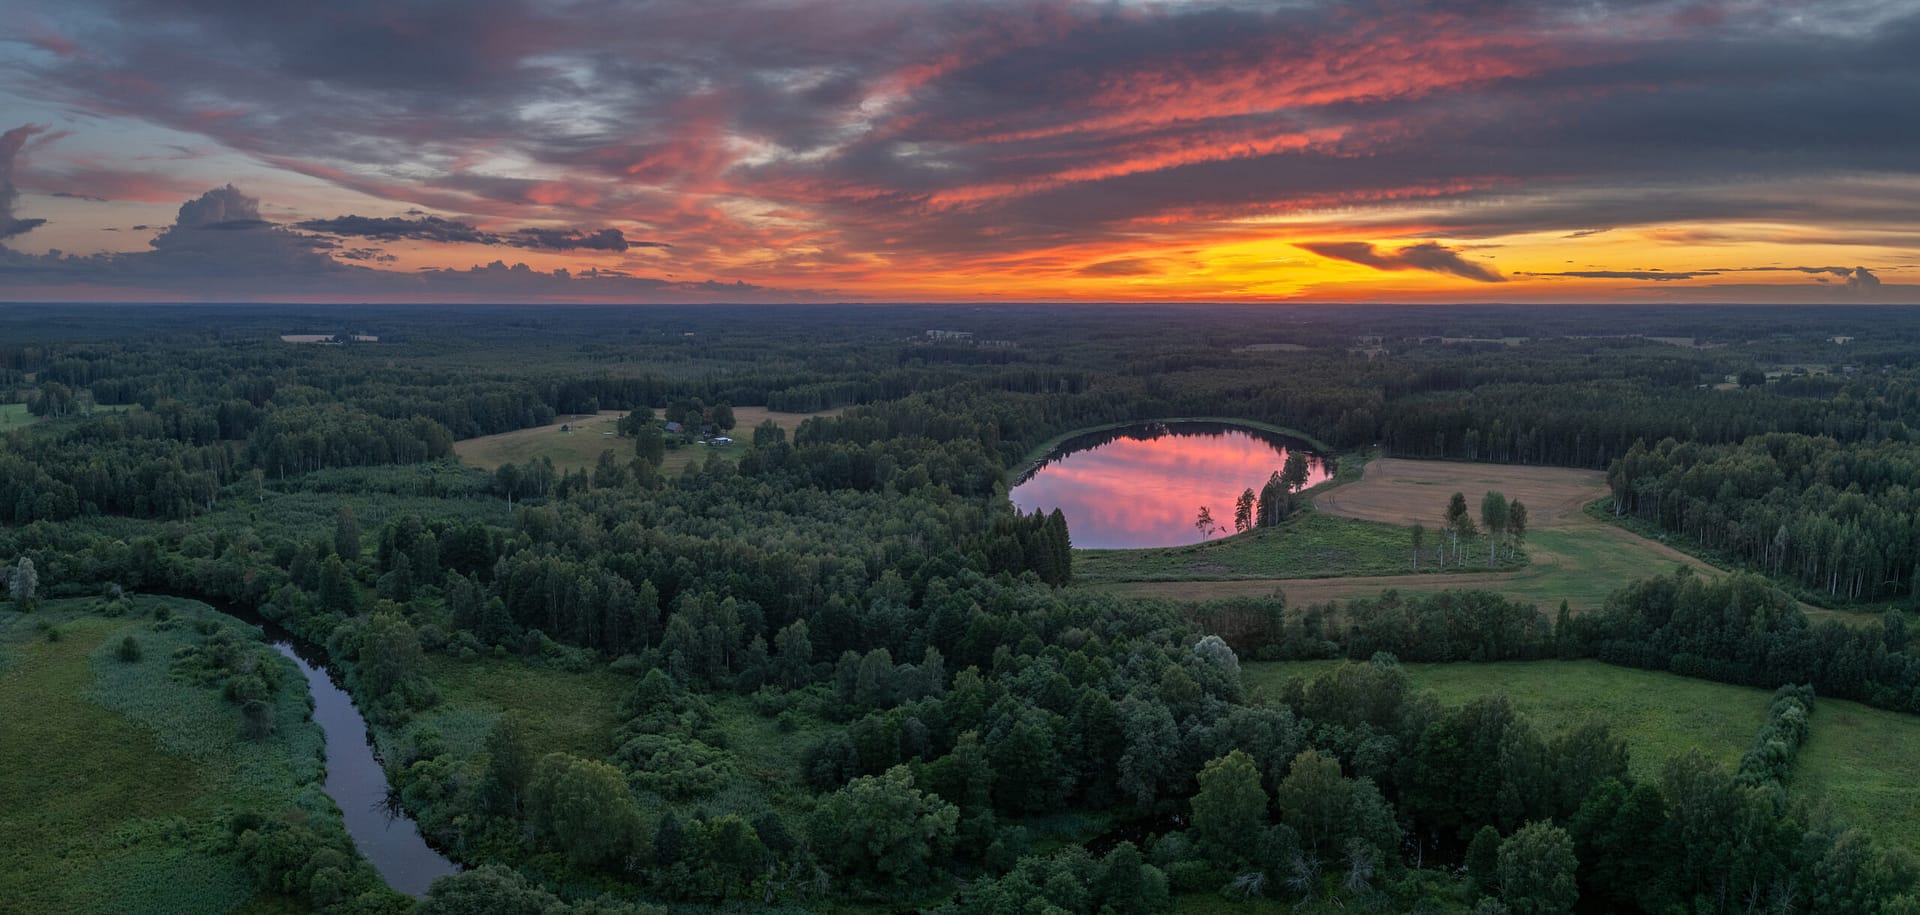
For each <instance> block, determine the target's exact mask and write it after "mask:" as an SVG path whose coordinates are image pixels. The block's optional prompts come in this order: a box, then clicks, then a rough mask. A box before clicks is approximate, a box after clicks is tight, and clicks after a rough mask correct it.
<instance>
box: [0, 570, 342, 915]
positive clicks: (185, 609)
mask: <svg viewBox="0 0 1920 915" xmlns="http://www.w3.org/2000/svg"><path fill="white" fill-rule="evenodd" d="M102 603H103V602H100V601H96V600H93V599H70V600H55V601H48V602H45V603H44V604H42V606H41V607H40V608H39V609H38V610H36V611H35V612H33V613H18V612H16V611H15V610H14V609H13V608H12V605H11V604H5V605H0V709H5V710H7V711H6V713H5V714H0V903H4V904H0V908H4V909H6V910H7V911H20V912H99V913H112V912H181V913H187V912H271V911H285V910H288V909H287V908H286V906H285V904H284V901H283V900H279V899H276V898H273V897H270V896H262V895H261V894H260V893H259V891H258V890H257V888H256V885H255V881H254V878H253V875H252V874H251V873H249V872H247V871H246V870H245V869H244V868H242V867H241V865H240V864H239V862H238V861H237V860H235V858H234V857H233V855H232V854H231V853H230V850H229V846H230V845H231V839H230V831H229V825H228V824H229V821H230V820H231V818H232V817H233V816H234V815H235V814H237V813H240V812H259V813H277V812H279V811H283V810H286V809H288V808H295V807H297V808H301V809H303V810H304V811H305V812H306V815H307V817H308V818H309V820H310V821H317V822H322V823H325V822H327V821H331V823H332V824H333V828H334V829H340V828H342V827H341V826H339V814H338V811H337V810H335V808H334V806H333V803H332V801H331V800H329V799H328V798H327V797H326V796H325V794H323V793H322V792H321V789H320V786H319V780H320V779H321V777H322V772H321V760H322V748H321V735H320V730H319V728H318V726H317V725H315V724H313V723H312V721H310V720H309V719H308V717H307V715H308V699H307V692H306V689H305V685H304V682H303V681H302V680H301V678H300V675H299V673H298V671H297V670H295V669H294V668H293V666H292V664H291V663H290V662H282V663H285V664H286V670H285V671H284V672H283V673H284V676H283V678H282V682H283V683H285V684H290V685H291V688H283V689H281V690H280V691H279V692H278V694H277V696H276V697H275V700H274V704H275V734H274V736H273V737H271V738H269V739H267V740H262V741H248V740H245V739H243V738H242V737H241V736H240V731H239V712H238V710H237V708H236V707H235V706H234V705H233V704H231V703H229V702H227V701H226V699H224V698H223V697H222V696H221V694H220V693H219V692H218V691H217V690H216V689H213V688H210V687H206V686H202V685H199V684H196V683H193V682H189V681H187V680H185V679H182V678H179V677H176V676H174V675H173V674H172V672H171V668H172V658H173V656H174V653H175V652H176V651H179V650H180V649H182V648H185V647H187V646H189V645H192V644H196V643H197V642H198V641H199V630H198V629H197V628H196V627H197V626H199V625H200V624H203V623H204V624H206V625H211V626H234V627H238V626H240V624H238V623H236V622H233V621H231V620H228V619H226V618H225V617H221V616H220V615H218V614H216V613H214V612H213V611H212V610H210V609H208V608H206V607H205V606H204V605H201V604H197V603H194V602H191V601H183V600H176V599H172V598H155V597H141V598H136V599H134V600H133V601H132V606H131V608H130V610H129V611H128V612H126V614H125V615H123V616H118V617H111V616H105V615H101V613H100V612H99V611H100V608H101V606H102ZM163 609H164V610H165V611H166V612H167V613H168V614H169V615H170V617H171V618H170V619H169V620H165V621H162V620H158V619H155V611H157V610H163ZM128 637H132V638H133V639H134V640H135V642H136V643H137V644H138V645H139V647H140V657H139V659H138V660H135V661H128V660H123V658H122V656H121V652H120V648H121V645H122V643H123V642H124V641H125V640H126V639H127V638H128ZM276 658H277V656H276Z"/></svg>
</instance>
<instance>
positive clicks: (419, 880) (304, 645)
mask: <svg viewBox="0 0 1920 915" xmlns="http://www.w3.org/2000/svg"><path fill="white" fill-rule="evenodd" d="M195 599H196V600H202V601H203V602H205V603H207V604H208V605H209V606H212V607H213V608H214V609H215V610H218V611H220V612H222V613H225V614H227V615H228V616H232V617H234V618H236V619H239V620H241V621H242V622H246V623H249V624H252V625H254V626H258V627H260V629H261V630H262V631H263V632H264V633H265V634H266V638H267V642H268V643H269V644H271V645H272V646H273V647H274V650H276V651H278V652H280V653H281V654H282V655H285V656H286V657H287V658H288V659H289V660H291V661H293V663H294V665H295V666H297V667H299V668H300V674H301V676H303V677H305V678H306V680H307V690H308V691H309V692H311V693H312V694H313V720H314V723H316V724H318V725H320V730H321V733H322V734H323V735H324V737H325V743H326V752H327V757H326V759H327V763H326V764H327V781H326V784H325V785H324V786H323V787H324V788H325V790H326V792H327V796H328V797H331V798H333V802H334V804H336V805H338V806H339V808H340V814H341V816H342V817H343V818H344V819H345V820H346V824H347V835H349V836H351V837H352V838H353V844H354V846H355V847H356V848H358V849H360V854H361V855H363V856H365V857H366V859H367V860H368V861H371V862H372V863H373V866H374V869H375V870H378V871H379V872H380V876H381V878H382V879H384V880H386V881H387V885H388V886H390V887H393V888H394V889H395V890H397V891H399V892H402V893H405V894H407V895H409V896H415V897H420V896H425V895H426V894H427V888H428V887H429V886H431V885H432V884H433V881H434V878H436V877H443V876H446V875H448V874H455V873H459V871H460V866H459V865H457V864H455V863H453V862H452V861H449V860H447V857H446V856H445V855H442V854H440V853H439V852H437V851H435V850H434V849H433V847H432V846H430V845H428V844H427V841H426V839H424V838H422V837H421V835H420V829H419V827H418V826H416V825H415V824H414V822H413V818H412V817H409V816H407V814H406V811H405V810H402V809H401V807H400V804H399V802H398V800H397V799H396V798H394V796H393V791H392V789H391V788H389V787H388V785H387V772H386V770H385V769H384V768H382V767H381V765H380V757H379V755H378V753H377V752H376V751H375V749H374V745H373V737H372V733H371V732H370V731H369V730H368V729H367V720H366V719H365V718H364V717H361V715H360V709H359V708H357V707H356V706H355V705H354V704H353V697H352V696H350V695H348V694H347V691H346V689H345V688H344V687H342V686H341V684H340V682H339V680H338V678H337V677H336V676H335V675H334V672H333V669H332V668H331V667H329V666H327V656H326V652H324V651H322V650H321V649H320V647H319V646H317V645H314V644H313V643H311V642H308V641H306V640H305V639H302V638H300V637H299V636H296V635H294V634H293V633H292V632H289V631H287V629H286V628H285V627H283V626H280V625H279V624H277V623H274V622H273V621H272V620H269V619H267V618H265V617H263V616H261V615H260V614H258V613H254V612H250V611H244V610H241V609H239V608H237V607H233V606H230V605H227V604H223V603H219V602H214V601H205V599H204V598H195Z"/></svg>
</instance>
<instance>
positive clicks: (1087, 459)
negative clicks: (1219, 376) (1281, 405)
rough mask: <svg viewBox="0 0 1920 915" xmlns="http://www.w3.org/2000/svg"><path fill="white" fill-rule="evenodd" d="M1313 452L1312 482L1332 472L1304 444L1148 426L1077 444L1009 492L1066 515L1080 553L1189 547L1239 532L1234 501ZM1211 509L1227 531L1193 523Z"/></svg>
mask: <svg viewBox="0 0 1920 915" xmlns="http://www.w3.org/2000/svg"><path fill="white" fill-rule="evenodd" d="M1296 450H1297V451H1300V452H1302V453H1304V454H1306V455H1307V469H1308V474H1307V485H1308V486H1312V485H1314V484H1315V483H1319V482H1321V481H1322V480H1325V479H1326V478H1327V477H1328V475H1329V474H1330V472H1331V471H1330V468H1329V467H1328V466H1327V463H1326V462H1325V461H1324V460H1322V459H1321V457H1320V455H1318V454H1315V453H1313V452H1312V451H1309V450H1308V449H1307V445H1306V444H1305V443H1304V442H1300V441H1297V440H1294V439H1290V438H1287V437H1286V436H1284V435H1275V434H1273V433H1271V432H1263V431H1260V430H1258V429H1249V428H1246V427H1244V426H1234V425H1229V424H1226V423H1145V424H1141V425H1137V426H1128V427H1125V428H1121V429H1114V430H1109V431H1105V432H1095V433H1089V434H1087V435H1082V436H1078V437H1075V438H1071V439H1068V440H1067V441H1066V442H1064V443H1062V444H1061V446H1060V447H1059V448H1058V449H1056V450H1055V451H1054V452H1053V453H1052V454H1049V455H1047V458H1046V460H1045V461H1043V462H1041V464H1040V466H1039V468H1038V469H1036V470H1035V471H1033V472H1032V473H1031V474H1029V475H1028V476H1027V477H1026V478H1025V479H1023V480H1022V481H1020V484H1019V485H1017V486H1015V487H1014V488H1013V492H1012V493H1010V494H1009V495H1010V496H1011V497H1012V499H1013V504H1014V505H1015V506H1016V507H1018V508H1019V509H1020V510H1021V511H1023V512H1029V513H1030V512H1033V511H1034V510H1036V509H1037V510H1040V511H1049V512H1050V511H1052V510H1054V509H1056V508H1058V509H1060V511H1061V512H1062V513H1064V514H1065V515H1066V517H1067V531H1068V533H1069V534H1070V535H1071V536H1072V538H1073V545H1074V546H1075V547H1078V548H1081V549H1096V550H1105V549H1133V548H1138V547H1152V546H1180V545H1183V544H1188V543H1199V542H1201V541H1202V540H1207V539H1212V538H1219V537H1225V536H1228V535H1230V534H1232V533H1233V509H1234V500H1235V499H1237V498H1239V496H1240V493H1241V492H1243V491H1245V490H1247V489H1252V490H1253V491H1254V493H1255V494H1256V495H1258V494H1259V492H1260V488H1261V487H1262V486H1265V485H1266V483H1267V477H1269V476H1271V475H1272V474H1273V473H1274V472H1275V471H1278V470H1280V469H1281V468H1282V467H1283V466H1285V465H1286V462H1287V455H1288V453H1289V452H1291V451H1296ZM1203 505H1204V506H1206V507H1207V508H1208V509H1209V511H1210V512H1211V513H1212V515H1213V520H1214V521H1215V523H1217V524H1219V525H1221V529H1219V530H1215V531H1214V532H1213V533H1212V534H1211V535H1210V536H1209V535H1207V534H1203V533H1201V531H1200V530H1199V529H1197V528H1195V527H1194V519H1195V518H1196V516H1198V514H1199V512H1200V507H1201V506H1203Z"/></svg>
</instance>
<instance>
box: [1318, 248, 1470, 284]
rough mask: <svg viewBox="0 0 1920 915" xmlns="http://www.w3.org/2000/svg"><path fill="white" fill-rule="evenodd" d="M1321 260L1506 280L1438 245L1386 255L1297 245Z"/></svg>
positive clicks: (1377, 250) (1378, 251) (1376, 251)
mask: <svg viewBox="0 0 1920 915" xmlns="http://www.w3.org/2000/svg"><path fill="white" fill-rule="evenodd" d="M1299 247H1301V248H1305V249H1306V250H1308V251H1312V252H1313V253H1315V254H1318V255H1320V256H1321V257H1331V258H1334V259H1335V260H1343V261H1351V262H1353V263H1356V264H1363V265H1365V266H1368V267H1372V268H1374V269H1375V270H1425V271H1427V272H1429V273H1445V274H1448V275H1451V276H1457V277H1462V278H1464V279H1469V280H1475V281H1478V282H1482V283H1504V282H1506V280H1507V278H1506V277H1504V276H1501V275H1500V273H1499V271H1497V270H1494V269H1493V268H1491V267H1488V266H1486V265H1484V264H1476V263H1474V262H1472V261H1469V260H1467V259H1465V258H1463V257H1461V256H1460V253H1459V252H1458V251H1454V250H1453V249H1451V248H1447V247H1445V246H1443V245H1441V244H1439V243H1438V242H1430V241H1429V242H1421V243H1420V244H1417V245H1408V246H1406V247H1404V248H1401V249H1400V250H1398V251H1394V252H1391V253H1389V252H1387V251H1386V250H1384V249H1381V248H1376V247H1374V246H1373V245H1371V244H1368V243H1367V242H1363V241H1330V242H1306V243H1303V244H1301V245H1299Z"/></svg>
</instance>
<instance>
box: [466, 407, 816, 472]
mask: <svg viewBox="0 0 1920 915" xmlns="http://www.w3.org/2000/svg"><path fill="white" fill-rule="evenodd" d="M839 413H840V410H838V409H835V410H827V411H824V412H820V413H775V412H772V411H770V410H768V409H767V408H765V407H734V408H733V418H734V427H733V432H732V435H733V436H735V437H736V438H739V439H741V441H740V442H736V443H735V444H733V445H728V446H722V447H718V448H716V447H712V446H709V445H701V444H698V443H695V444H691V445H681V446H679V447H678V448H669V449H667V457H666V460H665V461H663V462H661V465H660V470H661V472H662V473H670V474H673V473H679V472H681V471H683V470H685V469H686V467H687V465H688V464H690V463H692V462H693V461H694V460H695V459H699V460H705V459H706V457H707V456H708V455H709V454H715V453H717V454H719V455H720V456H721V457H725V458H730V459H738V458H739V457H740V455H742V454H745V453H746V450H747V446H746V444H745V440H747V439H749V438H751V436H752V435H753V427H755V426H758V425H760V424H761V423H762V422H765V421H766V420H769V419H771V420H773V421H774V422H775V423H776V424H778V425H779V426H780V428H782V429H785V430H787V435H788V437H789V438H791V437H792V435H793V431H794V430H795V429H797V428H799V427H800V423H802V422H803V421H805V420H807V419H811V418H812V417H815V416H835V415H838V414H839ZM625 415H627V414H626V413H624V412H622V411H619V410H602V411H600V412H599V413H598V414H595V415H593V416H582V417H579V418H574V417H566V418H563V419H561V420H560V421H559V422H556V423H553V424H551V425H546V426H538V427H535V428H532V429H516V430H514V431H512V432H502V433H500V434H499V435H483V436H481V437H479V438H469V439H462V440H461V441H457V442H454V443H453V453H454V454H455V455H457V456H458V457H459V458H460V460H461V461H462V462H463V463H467V464H471V465H473V466H475V467H480V468H483V469H486V470H492V469H494V468H496V467H499V466H500V465H501V464H524V463H526V462H528V461H531V460H536V459H538V458H541V457H546V458H548V459H549V460H551V461H553V466H554V469H555V470H558V471H560V472H561V473H565V472H567V471H570V470H591V469H593V465H594V463H595V462H596V461H598V460H600V453H601V452H603V451H607V450H609V449H612V450H613V451H614V454H615V456H616V457H618V458H620V459H621V460H622V462H623V463H624V462H625V461H626V460H627V459H629V458H631V457H632V456H633V440H632V439H623V438H620V437H619V436H616V435H612V434H609V433H612V432H613V431H615V429H617V428H618V423H619V419H620V417H622V416H625ZM561 426H567V427H569V431H566V432H562V431H560V427H561Z"/></svg>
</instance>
